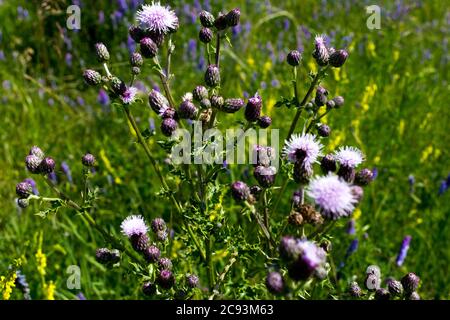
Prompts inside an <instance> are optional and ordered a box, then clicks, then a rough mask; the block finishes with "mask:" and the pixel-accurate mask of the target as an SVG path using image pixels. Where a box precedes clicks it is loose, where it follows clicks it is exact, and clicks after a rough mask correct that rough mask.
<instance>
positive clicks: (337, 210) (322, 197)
mask: <svg viewBox="0 0 450 320" xmlns="http://www.w3.org/2000/svg"><path fill="white" fill-rule="evenodd" d="M306 192H307V195H308V197H310V198H311V199H313V200H314V202H315V204H316V205H317V206H318V207H319V208H320V211H321V213H322V215H323V216H325V217H327V218H330V219H337V218H340V217H343V216H348V215H349V214H350V213H352V212H353V209H354V208H355V203H356V202H357V199H356V198H355V196H354V194H353V193H352V188H351V186H350V185H349V184H348V183H347V182H345V181H344V180H342V179H340V178H339V177H338V176H336V175H335V174H333V173H329V174H328V175H327V176H321V177H315V178H314V179H312V180H311V182H310V183H309V185H308V187H307V189H306Z"/></svg>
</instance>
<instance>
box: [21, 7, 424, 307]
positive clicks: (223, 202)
mask: <svg viewBox="0 0 450 320" xmlns="http://www.w3.org/2000/svg"><path fill="white" fill-rule="evenodd" d="M240 16H241V12H240V10H239V9H237V8H235V9H232V10H230V11H228V12H227V13H223V12H218V13H214V14H213V13H210V12H207V11H202V12H201V13H200V14H199V22H200V24H201V28H200V31H199V34H198V37H199V40H200V41H201V43H202V45H204V46H205V53H206V57H205V60H206V61H207V62H208V65H207V66H206V68H205V70H204V75H203V76H202V77H199V79H198V83H194V84H193V85H192V92H188V93H180V92H176V90H173V89H172V87H173V86H172V81H173V79H174V78H175V77H177V76H180V75H176V74H174V73H173V72H174V70H172V55H173V53H174V52H175V50H177V47H176V46H175V40H176V33H177V32H178V30H179V29H180V30H182V26H180V24H179V21H178V18H177V16H176V14H175V12H174V11H173V10H172V9H171V8H169V7H167V6H164V5H162V4H160V3H159V2H152V3H151V4H145V5H142V7H141V8H140V9H139V10H138V11H137V13H136V24H135V25H132V26H130V27H129V35H130V37H131V38H132V39H133V41H135V43H136V47H137V50H136V52H134V53H132V54H131V55H130V57H129V59H128V62H129V73H128V74H127V75H123V74H119V73H117V72H116V70H114V64H113V63H112V61H113V60H114V58H113V57H114V55H112V54H110V49H111V48H108V44H107V43H97V44H95V45H93V53H94V54H95V55H96V57H97V60H98V63H99V64H98V65H96V66H92V67H91V68H90V69H86V70H84V71H83V72H82V76H83V78H84V80H85V82H86V84H87V85H89V86H92V87H99V88H101V89H102V90H103V91H102V92H106V93H107V94H108V96H109V99H110V100H111V102H112V106H114V107H115V108H117V109H119V110H121V111H123V114H124V117H125V118H126V121H127V123H128V124H129V125H130V127H131V131H132V132H131V133H132V135H133V137H135V139H136V141H135V142H136V145H138V147H139V148H141V149H142V151H143V153H141V154H143V155H144V156H145V158H146V159H147V160H148V162H149V164H150V166H151V167H152V169H153V172H154V174H155V175H156V176H157V178H158V180H159V183H160V186H159V187H160V191H159V192H158V193H157V195H158V197H160V198H161V200H162V201H166V202H167V206H168V207H170V212H171V214H170V222H167V223H166V221H165V220H164V219H162V218H161V217H158V218H154V219H153V220H150V216H151V213H150V212H143V213H137V212H120V213H118V214H120V218H121V220H122V223H121V224H120V225H117V226H114V227H115V232H111V231H110V230H109V229H107V228H105V227H104V226H103V225H102V221H101V217H100V216H99V215H97V214H96V209H97V207H96V205H95V204H96V202H97V200H98V197H99V193H98V187H93V186H92V185H91V183H90V177H91V175H92V170H91V169H92V168H94V167H95V166H96V165H98V164H97V162H96V159H95V156H94V155H93V154H91V153H86V154H84V155H80V158H81V163H82V165H83V192H82V194H81V198H80V199H78V200H77V199H72V198H71V197H69V196H68V195H67V194H65V193H64V192H62V191H61V190H59V189H58V188H57V186H56V185H54V184H53V183H52V181H51V179H50V175H51V173H52V172H53V171H54V169H55V166H56V161H55V160H54V158H52V157H48V156H46V155H45V153H44V152H43V151H42V150H41V149H40V148H39V147H32V148H31V150H30V153H29V155H27V156H26V160H25V164H26V167H27V169H28V171H29V172H30V173H31V174H35V175H37V176H40V178H41V179H42V181H44V182H45V183H46V184H47V185H48V186H49V188H50V189H51V190H52V191H53V192H54V194H55V195H54V197H44V196H41V195H38V194H36V193H35V192H33V188H34V186H32V184H30V183H29V182H28V181H23V182H20V183H19V184H17V186H16V193H17V196H18V197H19V200H18V204H19V206H21V207H27V206H28V205H29V202H30V201H38V202H39V203H40V204H42V205H43V204H44V203H47V204H48V206H47V207H46V208H45V209H43V210H42V211H40V212H39V214H40V215H41V216H43V217H45V216H47V215H48V214H50V213H55V212H57V211H58V210H59V209H60V208H63V207H67V208H70V209H71V210H74V211H75V212H76V213H77V214H78V216H79V217H80V218H81V219H83V220H85V221H86V223H87V224H89V225H90V226H91V227H92V228H94V229H96V230H97V231H98V232H99V233H100V234H101V235H102V236H103V238H104V240H105V246H104V247H101V248H98V249H97V250H96V252H93V253H92V255H93V256H95V259H96V260H97V261H98V262H99V263H101V264H103V265H105V266H106V267H108V268H121V267H124V266H125V267H129V268H130V270H132V272H133V273H134V274H135V275H136V279H137V280H136V283H137V285H138V286H139V287H140V288H141V291H142V295H143V296H150V297H153V298H155V297H156V298H161V299H166V298H180V297H182V298H185V299H190V298H209V299H214V298H227V297H228V295H229V294H230V291H231V290H233V289H234V288H236V287H237V286H238V285H239V284H238V283H232V281H229V278H231V279H237V278H238V277H239V276H242V277H244V278H245V277H248V278H250V277H251V278H252V279H251V281H247V279H245V280H246V282H245V284H244V285H243V287H242V288H240V289H241V290H242V291H245V290H259V292H260V293H259V294H258V296H259V297H274V296H276V297H279V298H286V299H289V298H292V299H298V298H315V297H317V296H315V294H317V290H319V288H320V287H321V288H327V290H329V291H330V294H334V295H339V294H340V283H339V278H338V270H337V268H336V266H335V264H334V262H333V259H332V246H331V243H332V240H333V239H332V237H331V231H332V229H333V228H335V227H336V225H337V222H338V221H345V222H347V221H350V219H351V218H350V217H351V216H352V214H353V212H354V210H355V208H356V207H357V206H358V204H359V203H360V202H361V201H363V193H364V192H363V187H364V186H367V185H369V184H370V183H371V182H372V180H373V173H372V172H371V170H369V169H367V168H361V165H362V164H363V162H364V161H365V155H364V154H363V152H362V151H361V150H359V149H358V148H356V147H353V146H341V147H339V148H338V149H336V150H334V151H333V152H330V153H326V152H325V150H326V145H327V139H328V137H330V136H332V135H333V131H332V128H331V127H330V126H328V125H327V124H325V123H322V120H323V119H324V118H325V117H326V116H327V115H328V114H330V113H332V112H333V113H334V112H336V113H337V114H339V112H345V102H344V98H343V97H342V96H333V95H332V94H331V93H330V92H329V91H328V90H327V89H326V88H325V87H324V84H323V82H324V79H325V78H326V77H327V75H328V72H329V70H330V69H331V68H341V67H343V66H344V65H345V62H346V60H347V59H348V57H349V54H348V52H347V51H346V50H344V49H337V50H335V49H334V48H330V47H327V46H326V42H325V40H324V37H323V36H317V37H316V38H315V40H314V44H313V45H312V49H313V50H312V59H314V60H315V63H316V64H317V66H318V71H317V72H315V73H312V72H311V73H309V76H310V83H309V87H308V89H307V90H306V92H305V93H302V92H300V85H299V76H298V74H299V73H300V72H302V71H303V69H304V65H305V63H304V59H306V58H305V57H304V56H302V54H301V53H300V52H298V51H297V50H293V51H291V52H289V53H288V54H287V59H286V60H287V61H286V62H287V63H286V66H285V68H286V71H287V72H290V73H291V74H292V79H291V80H292V81H291V83H292V94H291V97H290V98H286V97H284V98H280V100H279V101H278V102H277V103H276V107H277V108H278V111H279V112H285V113H286V114H287V115H288V116H292V122H291V125H290V127H289V128H288V131H287V134H286V136H285V137H283V138H284V139H283V144H282V146H281V148H278V147H279V146H277V147H276V148H272V147H271V146H268V145H262V144H255V145H250V143H249V146H248V148H249V149H250V150H251V151H252V153H253V160H254V161H252V165H253V166H252V167H251V169H250V174H249V176H251V175H252V176H253V177H254V180H255V181H256V184H253V183H251V181H253V180H251V178H249V177H245V176H244V175H243V176H242V177H238V176H236V175H233V180H230V176H229V175H228V170H229V169H228V164H227V163H225V160H224V159H225V158H226V159H228V155H229V152H230V150H231V151H234V150H237V149H238V148H239V146H240V145H241V142H242V141H244V142H245V137H246V133H248V132H250V131H251V130H254V129H268V130H275V129H277V128H276V127H275V126H276V123H275V122H273V121H272V119H271V118H270V117H269V116H268V115H266V114H264V112H265V108H264V106H265V102H264V100H263V98H262V97H261V96H260V95H259V93H258V92H255V93H254V95H253V96H251V97H250V98H248V99H247V100H245V99H243V98H242V97H239V96H238V97H236V96H229V95H228V94H227V92H223V89H222V88H223V86H222V81H223V79H226V77H224V74H223V72H224V71H223V68H222V64H221V52H222V51H221V50H222V47H223V46H224V45H226V43H227V42H230V40H229V38H228V33H229V31H230V28H232V27H235V26H237V25H238V24H239V23H240ZM144 69H145V70H147V69H151V71H152V72H153V75H154V76H156V77H158V78H159V81H160V84H161V88H162V90H161V91H159V90H156V89H152V90H151V91H150V92H148V95H147V97H146V98H145V99H142V97H141V96H140V95H139V93H138V90H137V89H136V88H135V87H134V84H135V81H136V80H137V79H139V77H140V76H141V73H142V70H144ZM175 93H176V94H175ZM144 105H147V106H148V108H147V107H144ZM282 108H283V109H286V110H283V111H281V109H282ZM142 110H145V112H148V113H150V114H152V116H154V117H158V118H159V120H158V122H159V126H160V127H159V128H160V129H159V130H157V132H156V133H154V134H152V133H150V132H149V130H148V129H145V128H143V127H142V124H141V123H139V122H138V121H137V120H136V117H135V116H134V113H135V112H142ZM241 110H242V111H241ZM292 113H293V114H292ZM225 117H233V118H234V119H236V120H237V122H238V123H240V128H239V129H241V134H240V135H238V136H237V137H236V140H235V141H233V143H232V144H231V148H230V149H227V150H226V151H223V150H219V151H218V152H217V153H216V155H217V154H218V155H219V158H220V159H222V161H219V162H197V161H196V160H195V159H197V157H198V156H199V155H201V154H202V153H204V152H205V150H206V149H208V148H211V146H212V145H215V143H217V141H216V140H214V141H211V140H208V139H206V140H204V139H201V142H200V143H195V142H194V141H195V137H196V135H200V136H201V137H203V136H204V135H206V134H207V132H208V130H212V129H217V128H220V126H221V121H223V120H222V119H225ZM199 124H200V125H199ZM198 127H200V129H199V128H198ZM179 129H184V132H187V133H188V137H189V141H192V142H193V143H189V144H188V146H189V147H190V148H189V150H188V151H187V154H183V159H186V161H185V162H181V163H177V162H176V161H175V159H174V158H173V150H174V148H175V147H176V145H177V144H179V143H180V142H181V140H182V139H181V136H180V135H179V134H178V132H179V131H180V130H179ZM155 136H157V137H158V139H160V140H158V141H157V142H158V146H160V147H161V149H160V150H153V149H152V148H154V147H153V145H152V146H151V144H150V143H149V140H150V139H155ZM244 149H245V144H244ZM278 149H281V152H277V151H278ZM183 152H185V150H183ZM161 153H164V157H163V158H162V157H161V158H159V157H158V155H159V154H161ZM164 159H168V160H167V161H164ZM278 161H279V163H280V165H279V166H278V167H277V166H276V165H275V162H278ZM232 165H233V166H234V164H232ZM234 167H235V168H236V167H238V165H236V166H234ZM168 177H173V178H174V179H170V181H177V182H176V184H175V185H174V184H173V183H169V182H168ZM289 184H290V185H291V186H293V185H295V189H296V191H295V192H294V193H293V194H287V192H286V190H287V189H288V185H289ZM287 202H289V209H286V206H285V205H284V204H286V203H287ZM157 216H162V214H159V213H157ZM149 221H150V223H149ZM169 225H170V226H169ZM175 240H177V241H178V242H179V243H180V242H181V243H182V244H183V246H182V248H181V249H179V250H180V251H182V257H183V258H184V259H173V257H174V248H173V244H174V242H175ZM253 257H257V259H253ZM403 259H404V258H403ZM182 260H185V261H182ZM400 260H401V259H400ZM255 263H256V264H257V263H260V264H259V265H255ZM236 264H241V265H242V266H244V270H245V272H244V274H242V275H237V274H235V272H234V270H233V269H234V266H235V265H236ZM414 276H415V275H414ZM414 276H413V274H409V275H408V276H407V277H406V278H404V279H402V282H401V283H400V282H398V281H391V282H390V283H389V285H388V289H383V290H381V291H379V290H380V285H379V282H380V275H379V269H378V271H377V270H376V268H374V269H373V270H372V269H371V270H370V272H368V275H367V279H366V283H369V286H370V287H371V288H374V289H375V290H376V291H375V293H374V297H375V298H377V299H385V298H387V297H389V295H391V294H393V292H395V294H397V295H400V294H401V292H406V293H407V294H409V296H410V297H412V296H413V295H414V296H415V295H417V294H416V292H415V291H416V289H417V284H416V282H418V280H417V279H416V278H415V277H414ZM251 282H256V283H257V285H251V284H250V283H251ZM323 290H325V289H323ZM368 290H372V289H368ZM364 294H365V293H363V291H362V289H361V288H359V286H358V284H357V283H352V284H351V286H350V295H351V296H352V297H362V296H363V295H364ZM370 294H372V293H370ZM347 296H348V294H347V293H342V298H345V297H347Z"/></svg>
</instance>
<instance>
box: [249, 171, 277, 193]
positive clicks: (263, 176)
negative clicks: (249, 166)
mask: <svg viewBox="0 0 450 320" xmlns="http://www.w3.org/2000/svg"><path fill="white" fill-rule="evenodd" d="M275 175H276V169H275V168H274V167H264V166H257V167H256V168H255V171H254V172H253V176H254V177H255V179H256V181H258V183H259V185H260V186H261V187H263V188H270V187H271V186H273V184H274V183H275Z"/></svg>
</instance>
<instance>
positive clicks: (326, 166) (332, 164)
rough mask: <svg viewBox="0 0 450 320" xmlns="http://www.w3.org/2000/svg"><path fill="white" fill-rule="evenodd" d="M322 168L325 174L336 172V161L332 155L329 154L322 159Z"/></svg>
mask: <svg viewBox="0 0 450 320" xmlns="http://www.w3.org/2000/svg"><path fill="white" fill-rule="evenodd" d="M320 167H321V168H322V171H323V173H324V174H327V173H328V172H330V171H331V172H335V171H336V168H337V167H336V159H335V158H334V156H333V155H332V154H327V155H326V156H324V157H323V158H322V160H321V161H320Z"/></svg>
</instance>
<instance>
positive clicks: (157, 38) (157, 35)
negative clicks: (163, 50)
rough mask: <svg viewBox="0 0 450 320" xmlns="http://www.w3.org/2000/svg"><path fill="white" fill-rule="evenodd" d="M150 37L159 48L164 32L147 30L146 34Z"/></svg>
mask: <svg viewBox="0 0 450 320" xmlns="http://www.w3.org/2000/svg"><path fill="white" fill-rule="evenodd" d="M146 35H147V36H148V37H149V38H150V39H152V40H153V42H154V43H155V44H156V46H157V47H158V48H159V47H160V46H161V45H162V44H163V42H164V33H162V32H159V31H151V30H150V31H148V32H147V34H146Z"/></svg>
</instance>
